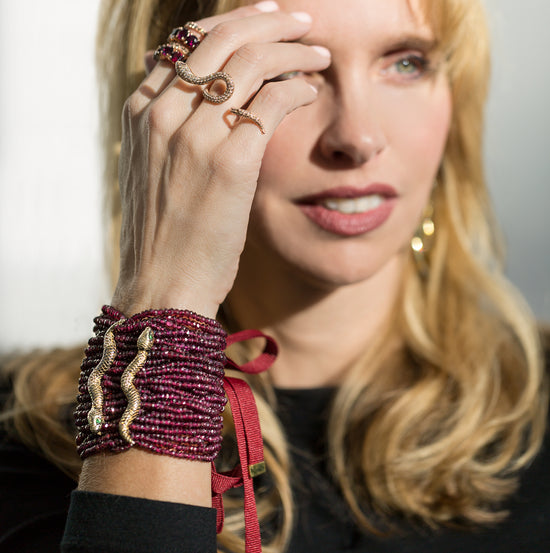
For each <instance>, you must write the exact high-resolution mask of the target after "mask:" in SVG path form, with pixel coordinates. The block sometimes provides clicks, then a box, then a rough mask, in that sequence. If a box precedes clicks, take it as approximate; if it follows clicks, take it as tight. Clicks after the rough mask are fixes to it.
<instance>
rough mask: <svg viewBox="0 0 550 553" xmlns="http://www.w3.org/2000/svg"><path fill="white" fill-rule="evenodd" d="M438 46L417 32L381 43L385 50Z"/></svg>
mask: <svg viewBox="0 0 550 553" xmlns="http://www.w3.org/2000/svg"><path fill="white" fill-rule="evenodd" d="M296 42H299V43H301V44H305V45H306V46H312V45H314V44H319V43H318V42H316V41H315V40H312V39H310V38H308V37H302V38H301V39H298V40H297V41H296ZM437 47H438V41H437V40H436V39H435V38H430V37H423V36H420V35H417V34H403V35H397V36H395V37H389V38H388V40H386V41H384V43H383V48H382V49H383V50H385V51H387V52H399V51H400V50H422V51H423V52H431V51H432V50H436V49H437Z"/></svg>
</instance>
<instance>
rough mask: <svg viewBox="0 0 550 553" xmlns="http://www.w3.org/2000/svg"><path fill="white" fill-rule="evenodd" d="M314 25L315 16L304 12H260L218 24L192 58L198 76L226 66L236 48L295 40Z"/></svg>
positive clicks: (191, 62)
mask: <svg viewBox="0 0 550 553" xmlns="http://www.w3.org/2000/svg"><path fill="white" fill-rule="evenodd" d="M310 27H311V17H310V16H309V15H308V14H306V13H303V12H296V13H285V12H280V11H278V12H272V13H259V14H256V15H251V16H250V17H246V18H241V19H233V20H228V21H222V22H221V23H219V24H218V25H216V26H215V27H214V28H213V29H212V30H211V31H209V33H208V35H207V36H206V37H205V38H204V40H203V41H202V42H201V44H200V48H197V49H196V50H195V51H194V52H193V53H192V54H191V55H190V56H189V59H188V65H189V67H190V68H191V69H192V70H193V72H194V73H195V74H197V75H207V74H209V73H213V72H214V71H218V70H219V69H220V68H222V67H224V66H225V64H226V63H227V61H228V60H229V58H230V57H231V56H232V55H233V53H234V52H235V51H237V50H238V49H239V48H241V47H242V46H244V45H245V44H250V43H276V42H290V41H295V40H298V39H299V38H301V37H302V36H304V34H306V33H307V31H308V30H309V29H310Z"/></svg>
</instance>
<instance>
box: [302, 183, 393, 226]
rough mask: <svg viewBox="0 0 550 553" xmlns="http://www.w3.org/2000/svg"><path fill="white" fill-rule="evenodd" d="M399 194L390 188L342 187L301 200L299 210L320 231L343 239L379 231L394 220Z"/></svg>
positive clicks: (371, 186) (385, 186)
mask: <svg viewBox="0 0 550 553" xmlns="http://www.w3.org/2000/svg"><path fill="white" fill-rule="evenodd" d="M396 198H397V192H396V191H395V189H394V188H393V187H391V186H389V185H386V184H374V185H370V186H368V187H365V188H354V187H339V188H333V189H330V190H326V191H323V192H321V193H319V194H315V195H312V196H307V197H305V198H301V199H300V200H299V201H298V202H297V203H298V207H299V208H300V210H301V211H302V213H303V214H304V215H306V217H308V218H309V219H310V221H312V222H313V223H314V224H315V225H316V226H317V227H319V228H321V229H322V230H324V231H326V232H329V233H331V234H336V235H339V236H357V235H360V234H365V233H367V232H370V231H372V230H375V229H376V228H378V227H379V226H381V225H382V224H383V223H384V222H385V221H386V220H387V219H388V217H389V216H390V214H391V212H392V210H393V207H394V205H395V203H396Z"/></svg>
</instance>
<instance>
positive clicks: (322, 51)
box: [312, 46, 330, 58]
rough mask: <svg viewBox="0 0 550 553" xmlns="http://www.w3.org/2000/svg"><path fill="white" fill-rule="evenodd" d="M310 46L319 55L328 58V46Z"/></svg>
mask: <svg viewBox="0 0 550 553" xmlns="http://www.w3.org/2000/svg"><path fill="white" fill-rule="evenodd" d="M312 48H313V49H314V50H315V51H316V52H319V54H321V56H324V57H325V58H330V50H329V49H328V48H325V47H324V46H312Z"/></svg>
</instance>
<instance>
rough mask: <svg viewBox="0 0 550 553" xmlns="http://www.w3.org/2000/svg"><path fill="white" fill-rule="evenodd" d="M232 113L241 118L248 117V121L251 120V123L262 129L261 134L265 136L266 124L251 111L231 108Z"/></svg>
mask: <svg viewBox="0 0 550 553" xmlns="http://www.w3.org/2000/svg"><path fill="white" fill-rule="evenodd" d="M231 113H234V114H235V115H237V116H239V117H246V118H247V119H250V121H252V122H253V123H254V124H256V126H257V127H258V128H259V129H260V131H261V133H262V134H265V127H264V124H263V122H262V120H261V119H260V118H259V117H258V116H257V115H254V114H253V113H251V112H250V111H247V110H246V109H242V108H231Z"/></svg>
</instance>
